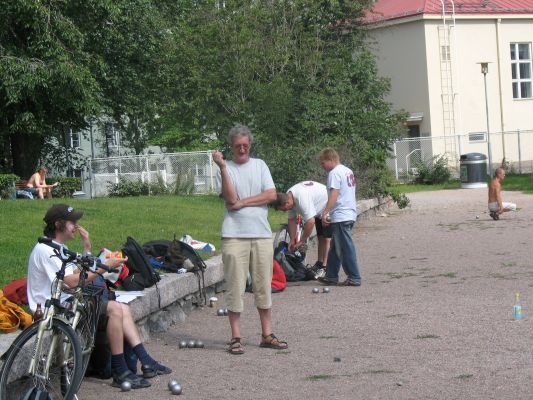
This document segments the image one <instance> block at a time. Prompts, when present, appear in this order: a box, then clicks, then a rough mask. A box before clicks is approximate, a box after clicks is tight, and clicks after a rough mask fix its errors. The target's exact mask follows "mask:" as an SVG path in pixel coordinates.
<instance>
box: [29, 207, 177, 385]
mask: <svg viewBox="0 0 533 400" xmlns="http://www.w3.org/2000/svg"><path fill="white" fill-rule="evenodd" d="M82 216H83V212H82V211H77V210H74V209H73V208H72V207H69V206H68V205H66V204H55V205H53V206H52V207H50V209H48V211H47V212H46V215H45V216H44V222H45V223H46V226H45V228H44V235H45V236H46V237H48V238H50V239H52V240H53V241H54V242H55V243H56V244H60V245H64V244H65V243H66V242H67V241H70V240H74V239H75V238H76V233H78V234H79V235H80V238H81V241H82V243H83V251H84V253H85V254H90V251H91V241H90V240H89V232H87V230H85V229H84V228H83V227H82V226H81V225H79V224H78V220H79V219H80V218H81V217H82ZM124 261H126V259H122V258H113V259H109V260H108V261H106V263H107V264H108V265H109V266H110V267H116V266H118V265H120V264H122V263H123V262H124ZM61 265H62V264H61V260H60V259H59V258H58V257H57V256H56V255H55V252H54V249H53V248H52V247H50V246H48V245H47V244H45V243H37V244H36V245H35V247H34V248H33V250H32V252H31V255H30V259H29V262H28V289H27V290H28V302H29V306H30V308H31V310H32V311H35V309H36V305H37V304H39V303H40V304H43V305H44V303H45V301H46V300H47V299H49V298H50V293H51V287H52V284H53V282H54V280H55V279H56V273H57V271H59V270H60V269H61ZM97 272H98V273H95V272H88V276H87V279H86V281H87V282H91V281H92V280H94V279H95V278H96V277H97V276H99V274H101V273H103V272H104V270H99V271H97ZM79 279H80V270H79V269H78V268H77V266H76V265H75V264H73V263H70V264H68V265H67V267H66V269H65V278H64V281H65V283H66V284H67V285H68V286H69V287H76V286H77V285H78V282H79ZM62 300H63V299H62ZM100 301H101V302H102V306H101V310H102V315H100V318H104V317H107V327H106V333H107V337H108V339H109V347H110V348H111V367H112V369H113V382H112V383H111V386H114V387H120V385H121V384H122V383H123V382H129V383H130V384H131V388H132V389H138V388H144V387H148V386H150V382H149V381H147V380H146V379H148V378H153V377H154V376H156V375H161V374H170V373H171V372H172V370H171V369H170V368H167V367H165V366H164V365H161V364H159V363H158V362H157V361H155V360H154V359H153V358H152V357H150V355H149V354H148V353H147V352H146V349H145V348H144V345H143V344H142V342H141V339H140V336H139V331H138V330H137V326H136V325H135V321H134V320H133V317H132V315H131V311H130V308H129V306H128V305H127V304H122V303H118V302H116V301H112V300H109V301H108V300H105V299H102V298H101V299H100ZM124 340H126V341H127V342H128V344H129V345H130V346H131V348H132V349H133V352H134V353H135V354H136V355H137V357H138V358H139V360H140V361H141V363H142V368H141V369H142V375H141V376H137V375H136V371H137V365H136V364H135V365H128V364H127V361H126V359H125V358H124ZM145 378H146V379H145Z"/></svg>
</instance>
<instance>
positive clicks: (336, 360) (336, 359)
mask: <svg viewBox="0 0 533 400" xmlns="http://www.w3.org/2000/svg"><path fill="white" fill-rule="evenodd" d="M333 361H335V362H341V358H340V357H333Z"/></svg>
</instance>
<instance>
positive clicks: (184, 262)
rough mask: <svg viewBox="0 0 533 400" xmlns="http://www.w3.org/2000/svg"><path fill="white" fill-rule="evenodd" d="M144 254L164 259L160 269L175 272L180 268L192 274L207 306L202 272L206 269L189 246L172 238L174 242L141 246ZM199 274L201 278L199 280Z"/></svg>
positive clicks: (158, 241)
mask: <svg viewBox="0 0 533 400" xmlns="http://www.w3.org/2000/svg"><path fill="white" fill-rule="evenodd" d="M143 250H144V252H145V253H146V254H149V255H151V256H153V257H164V260H165V261H164V263H163V265H162V267H161V268H163V269H166V270H169V271H173V270H174V271H175V272H177V270H178V269H180V268H185V269H186V270H187V272H193V273H194V274H195V275H196V277H197V278H198V291H199V292H200V296H201V297H203V298H204V303H205V304H207V294H206V290H205V277H204V272H205V270H206V268H207V265H206V264H205V262H204V260H203V259H202V257H200V256H199V255H198V253H197V252H196V250H194V249H193V248H192V246H191V245H189V244H187V243H185V242H181V241H179V240H177V239H176V238H175V237H174V240H165V239H162V240H152V241H150V242H147V243H145V244H143ZM200 274H201V275H202V277H201V278H200Z"/></svg>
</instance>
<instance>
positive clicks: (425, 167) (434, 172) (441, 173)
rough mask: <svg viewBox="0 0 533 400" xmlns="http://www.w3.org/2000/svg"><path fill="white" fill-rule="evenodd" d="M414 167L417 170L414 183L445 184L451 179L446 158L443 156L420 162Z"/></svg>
mask: <svg viewBox="0 0 533 400" xmlns="http://www.w3.org/2000/svg"><path fill="white" fill-rule="evenodd" d="M415 167H416V169H417V175H416V178H415V182H416V183H425V184H435V183H445V182H448V181H449V180H450V177H451V172H450V170H449V168H448V158H447V157H446V156H444V155H438V156H434V157H432V158H431V159H430V160H429V161H427V162H423V161H422V162H420V163H418V164H416V165H415Z"/></svg>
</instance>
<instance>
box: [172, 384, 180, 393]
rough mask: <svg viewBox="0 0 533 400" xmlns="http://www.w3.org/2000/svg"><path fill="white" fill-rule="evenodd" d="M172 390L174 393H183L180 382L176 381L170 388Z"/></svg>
mask: <svg viewBox="0 0 533 400" xmlns="http://www.w3.org/2000/svg"><path fill="white" fill-rule="evenodd" d="M170 391H171V392H172V394H181V385H180V384H179V383H176V384H175V385H173V386H172V387H171V388H170Z"/></svg>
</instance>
